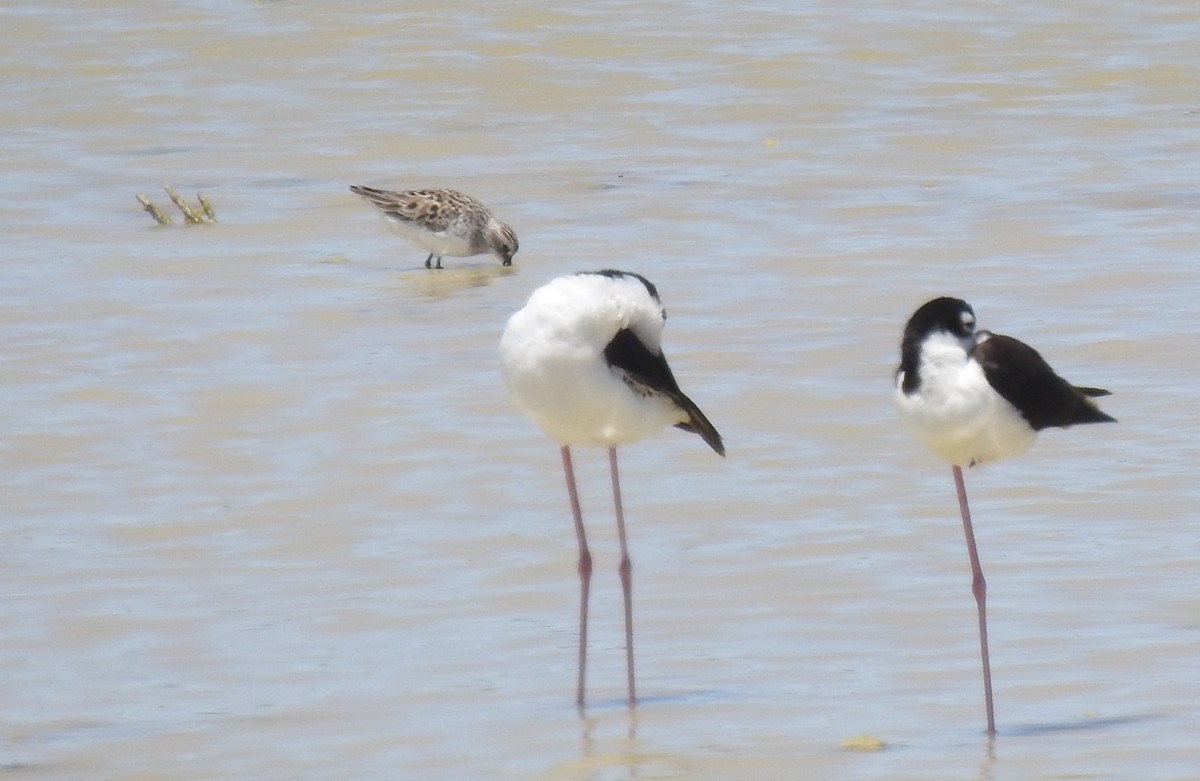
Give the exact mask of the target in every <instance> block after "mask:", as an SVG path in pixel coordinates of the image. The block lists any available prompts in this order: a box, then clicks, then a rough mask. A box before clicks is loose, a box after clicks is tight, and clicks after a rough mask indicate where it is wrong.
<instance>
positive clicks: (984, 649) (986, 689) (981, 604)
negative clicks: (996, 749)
mask: <svg viewBox="0 0 1200 781" xmlns="http://www.w3.org/2000/svg"><path fill="white" fill-rule="evenodd" d="M953 470H954V488H955V489H956V490H957V491H958V509H959V512H961V513H962V522H963V532H965V533H966V535H967V555H968V556H970V558H971V593H972V594H974V595H975V606H976V608H978V610H979V649H980V653H981V655H982V657H983V701H984V705H985V706H986V708H987V731H988V735H995V734H996V719H995V717H994V716H993V715H992V665H991V662H989V661H988V639H987V582H986V581H985V580H984V579H983V569H982V568H981V567H980V566H979V553H978V551H976V550H975V531H974V529H972V528H971V508H970V507H968V506H967V487H966V485H965V484H964V483H963V474H962V469H961V468H960V467H959V466H957V465H955V466H954V467H953Z"/></svg>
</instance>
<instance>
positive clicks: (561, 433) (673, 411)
mask: <svg viewBox="0 0 1200 781" xmlns="http://www.w3.org/2000/svg"><path fill="white" fill-rule="evenodd" d="M666 317H667V316H666V312H665V311H664V309H663V305H662V302H661V301H660V300H659V297H658V291H657V290H656V289H655V287H654V285H652V284H651V283H650V282H648V281H647V280H646V279H645V278H644V277H642V276H640V275H638V274H632V273H629V272H624V271H611V270H610V271H598V272H592V273H581V274H573V275H570V276H565V277H559V278H558V279H555V280H553V281H551V282H550V283H548V284H546V285H544V286H542V287H540V288H538V289H537V290H535V291H534V293H533V295H532V296H530V298H529V302H528V303H527V304H526V305H525V307H524V308H523V309H521V310H520V311H519V312H517V313H516V314H514V315H513V316H512V318H511V319H509V321H508V325H507V326H506V327H505V329H504V336H503V337H502V338H501V339H500V364H501V367H502V369H503V372H504V379H505V382H506V384H507V387H508V394H509V397H510V398H511V399H512V401H513V403H514V404H515V405H516V406H517V407H519V408H520V409H521V410H522V411H523V412H524V413H525V414H526V415H528V416H529V417H530V418H531V419H532V420H533V421H534V422H535V423H537V424H538V426H540V427H541V428H542V430H543V431H545V432H546V433H547V434H549V435H550V436H551V437H552V438H553V439H555V440H557V441H558V442H559V443H560V444H561V446H562V448H561V450H562V463H563V471H564V472H565V473H566V478H567V494H568V497H569V499H570V502H571V513H572V515H573V516H574V520H575V535H576V537H577V539H578V543H579V583H580V594H579V677H578V681H577V687H576V693H575V700H576V703H577V704H578V705H579V706H580V707H582V706H583V691H584V671H585V669H586V666H587V611H588V588H589V584H590V582H591V572H592V558H591V553H590V552H589V551H588V545H587V536H586V534H585V533H584V528H583V515H582V513H581V511H580V508H579V495H578V492H577V490H576V487H575V472H574V468H573V466H572V463H571V445H599V446H601V447H606V448H608V462H609V470H610V472H611V474H612V490H613V502H614V504H615V505H616V518H617V536H618V539H619V541H620V546H621V564H620V577H621V587H622V590H623V592H624V597H625V661H626V669H627V674H628V684H629V704H630V706H632V705H634V704H635V703H636V702H637V697H636V695H635V693H634V691H635V690H634V675H633V602H632V598H633V588H632V579H631V573H632V569H631V565H630V561H629V550H628V546H627V544H626V539H625V516H624V509H623V508H622V506H621V486H620V480H619V479H618V476H617V446H618V445H624V444H627V443H630V442H635V441H637V440H639V439H641V438H643V437H646V436H649V435H650V434H654V433H656V432H658V431H660V430H661V429H663V428H664V427H666V426H676V427H677V428H681V429H684V430H685V431H692V432H695V433H697V434H699V435H700V436H701V437H702V438H703V439H704V441H705V442H707V443H708V445H709V447H711V448H712V449H713V450H715V451H716V452H717V453H719V454H720V455H722V456H723V455H725V446H724V444H722V442H721V435H720V434H718V433H717V430H716V429H715V428H714V427H713V425H712V423H709V421H708V418H706V417H705V416H704V413H703V412H701V411H700V408H699V407H697V406H696V405H695V404H694V403H693V402H692V400H691V399H689V398H688V397H687V396H685V395H684V393H683V391H681V390H680V389H679V384H678V383H677V382H676V381H675V377H674V375H673V374H672V373H671V367H670V366H668V365H667V360H666V358H665V357H663V352H662V346H661V345H662V332H663V326H664V325H665V323H666Z"/></svg>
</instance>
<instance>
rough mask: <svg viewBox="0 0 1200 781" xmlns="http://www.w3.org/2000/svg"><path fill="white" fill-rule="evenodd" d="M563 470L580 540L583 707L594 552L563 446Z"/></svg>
mask: <svg viewBox="0 0 1200 781" xmlns="http://www.w3.org/2000/svg"><path fill="white" fill-rule="evenodd" d="M562 462H563V472H565V473H566V475H567V496H568V497H570V499H571V515H572V517H574V519H575V537H576V539H577V540H578V541H579V679H578V681H577V682H576V686H575V704H576V705H577V706H579V707H580V708H583V683H584V677H585V673H586V671H587V626H588V591H589V589H590V587H591V583H592V554H591V551H589V550H588V544H587V534H585V533H584V531H583V511H582V510H580V509H579V491H578V489H576V487H575V467H574V466H572V464H571V448H569V447H567V446H566V445H563V447H562Z"/></svg>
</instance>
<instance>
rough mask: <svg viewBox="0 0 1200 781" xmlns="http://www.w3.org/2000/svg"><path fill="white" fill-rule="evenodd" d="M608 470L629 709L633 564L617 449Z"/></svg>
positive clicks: (611, 454)
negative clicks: (622, 597) (622, 600)
mask: <svg viewBox="0 0 1200 781" xmlns="http://www.w3.org/2000/svg"><path fill="white" fill-rule="evenodd" d="M608 468H609V471H610V472H612V488H613V503H614V504H615V505H616V508H617V538H618V539H619V540H620V542H621V568H620V574H621V590H622V591H623V592H624V594H625V669H626V671H627V675H628V678H629V707H631V708H632V707H633V706H635V705H637V695H636V694H635V689H634V683H633V680H634V679H633V563H632V562H631V561H630V560H629V545H628V543H627V542H626V539H625V508H624V507H623V506H622V504H621V479H620V477H618V476H617V449H616V448H615V447H610V448H609V449H608Z"/></svg>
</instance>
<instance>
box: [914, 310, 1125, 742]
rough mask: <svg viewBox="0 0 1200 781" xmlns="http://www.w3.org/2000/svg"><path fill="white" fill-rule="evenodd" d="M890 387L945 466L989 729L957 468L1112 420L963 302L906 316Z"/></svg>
mask: <svg viewBox="0 0 1200 781" xmlns="http://www.w3.org/2000/svg"><path fill="white" fill-rule="evenodd" d="M895 394H896V405H897V407H898V409H899V412H900V418H901V420H903V422H904V424H905V426H906V427H907V428H908V429H909V430H910V431H912V432H913V434H914V435H916V437H917V438H918V439H920V440H921V441H922V442H923V443H924V444H925V445H926V446H927V447H928V448H929V449H930V450H932V451H933V452H934V453H935V454H936V455H938V456H940V457H941V458H943V459H944V460H946V461H949V462H950V464H951V467H952V472H953V475H954V483H955V488H956V490H957V493H958V501H959V511H960V513H961V515H962V522H963V530H964V532H965V534H966V538H967V553H968V556H969V558H970V561H971V571H972V576H973V584H972V591H973V593H974V595H975V602H976V606H977V609H978V613H979V640H980V650H981V654H982V657H983V676H984V702H985V707H986V710H987V728H988V733H989V734H994V733H995V731H996V727H995V718H994V716H993V709H992V678H991V666H990V663H989V660H988V644H987V613H986V607H985V605H986V596H985V595H986V590H987V586H986V583H985V581H984V578H983V571H982V569H981V568H980V565H979V556H978V553H977V551H976V548H975V534H974V531H973V529H972V526H971V511H970V508H969V506H968V504H967V493H966V487H965V485H964V483H963V476H962V467H964V466H967V467H969V466H974V465H975V464H982V463H986V462H989V461H998V460H1000V459H1003V458H1009V457H1011V456H1015V455H1019V454H1020V453H1023V452H1025V450H1027V449H1028V448H1029V446H1030V445H1032V444H1033V440H1034V438H1035V437H1036V436H1037V432H1039V431H1041V430H1043V429H1046V428H1053V427H1059V428H1067V427H1069V426H1073V425H1076V424H1080V423H1104V422H1115V419H1114V418H1112V417H1110V416H1108V415H1106V414H1105V413H1104V412H1101V411H1100V409H1099V408H1098V407H1097V406H1096V404H1095V402H1094V401H1092V399H1093V398H1096V397H1100V396H1107V395H1109V394H1108V391H1106V390H1102V389H1100V388H1089V387H1077V386H1074V385H1072V384H1070V383H1069V382H1067V381H1066V380H1064V379H1063V378H1062V377H1059V376H1058V375H1057V374H1056V373H1055V372H1054V370H1053V369H1051V368H1050V365H1049V364H1048V363H1046V361H1045V359H1043V358H1042V356H1041V355H1040V354H1038V352H1037V351H1036V350H1034V349H1033V348H1032V347H1030V346H1029V345H1027V344H1025V343H1024V342H1020V341H1018V340H1016V339H1013V338H1012V337H1009V336H1001V335H999V334H993V333H991V332H989V331H977V330H976V329H975V312H974V310H972V309H971V307H970V305H968V304H967V303H966V302H965V301H962V300H960V299H957V298H948V297H943V298H935V299H933V300H932V301H929V302H928V303H926V304H924V305H923V306H921V307H920V308H919V309H917V311H916V312H915V313H914V314H913V316H912V317H911V318H909V321H908V325H907V326H906V327H905V329H904V337H903V339H902V341H901V345H900V367H899V368H898V369H897V370H896V391H895Z"/></svg>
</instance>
